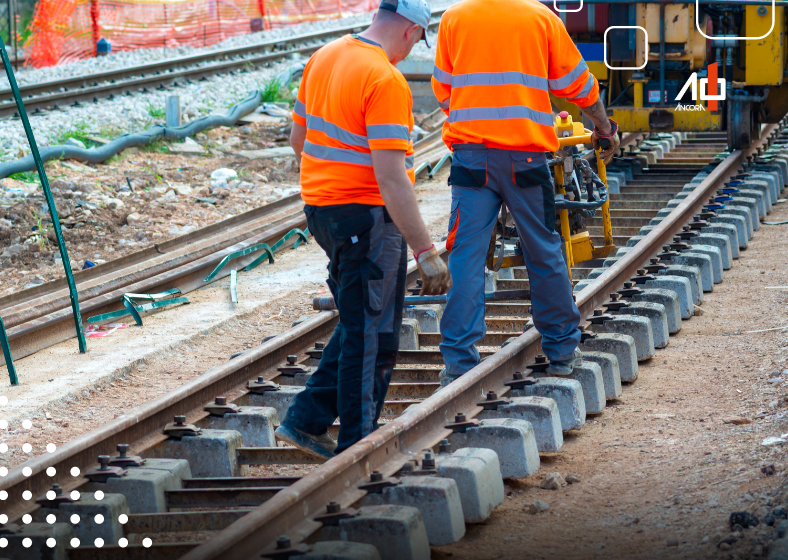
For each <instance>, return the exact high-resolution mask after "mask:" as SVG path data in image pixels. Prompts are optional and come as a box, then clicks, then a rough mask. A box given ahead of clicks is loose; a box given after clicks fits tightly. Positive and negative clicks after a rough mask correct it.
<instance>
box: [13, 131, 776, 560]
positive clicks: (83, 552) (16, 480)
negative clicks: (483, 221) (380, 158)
mask: <svg viewBox="0 0 788 560" xmlns="http://www.w3.org/2000/svg"><path fill="white" fill-rule="evenodd" d="M782 126H784V125H780V127H781V128H782ZM778 132H779V131H778V129H777V128H776V127H774V126H772V127H768V128H767V129H766V130H765V131H764V134H765V136H767V135H768V139H769V140H779V134H778ZM423 146H429V144H423ZM685 146H686V147H685ZM719 147H720V145H719V142H718V139H717V138H716V137H715V136H714V135H698V136H697V137H692V136H691V137H690V138H689V139H688V140H687V141H686V142H684V143H682V145H681V146H679V147H677V148H675V149H674V150H671V152H670V154H669V155H668V157H667V158H662V159H661V160H660V161H659V162H658V163H656V164H653V163H652V164H649V165H648V171H645V172H643V173H642V174H640V175H638V178H637V179H634V178H633V180H631V181H628V182H627V185H625V186H624V187H622V188H621V193H620V194H619V195H618V196H616V195H613V196H611V210H612V212H611V214H613V226H614V228H615V230H614V231H615V232H616V234H617V235H616V241H617V242H618V243H617V244H619V245H621V246H624V245H626V244H627V240H628V239H629V238H630V237H631V235H630V234H633V235H634V234H639V233H641V230H640V226H641V225H645V221H648V224H649V227H653V229H652V230H651V231H650V232H649V233H647V235H646V236H645V237H644V238H643V239H641V240H640V242H638V243H637V244H634V245H633V246H632V247H631V248H629V249H628V250H627V251H626V252H625V253H624V252H622V254H621V255H619V258H618V260H616V261H615V262H612V260H611V262H609V263H607V264H610V265H611V266H609V267H608V268H605V269H603V270H602V269H599V268H596V269H592V268H590V267H589V268H582V267H576V268H575V269H574V271H573V277H574V279H575V281H576V282H581V283H589V282H590V284H589V285H587V286H586V288H585V289H584V290H583V291H582V292H580V293H578V306H579V307H580V309H581V314H582V316H584V317H587V316H590V315H591V314H592V312H593V310H594V309H595V308H597V307H598V306H600V305H601V304H602V303H604V302H605V301H607V300H608V297H609V294H610V293H612V292H615V291H617V290H618V289H620V288H621V287H622V285H623V283H624V282H625V281H627V280H629V279H630V278H632V277H633V276H634V275H636V274H637V271H638V270H639V269H641V267H643V266H644V265H645V264H647V263H648V262H649V259H650V258H652V257H653V256H654V255H655V254H657V253H658V252H660V251H661V250H662V249H661V248H662V247H663V246H664V245H666V244H667V243H669V242H671V241H673V237H674V235H675V234H677V233H679V232H682V231H683V227H684V226H685V224H687V223H688V222H689V221H691V220H693V217H694V216H695V215H696V214H697V213H698V211H699V210H700V209H701V208H702V207H703V206H704V204H707V202H708V198H709V196H710V195H712V194H714V193H715V192H716V191H717V189H718V188H719V187H720V186H722V184H723V183H724V181H725V180H726V179H727V178H728V177H729V176H731V175H732V174H734V173H736V172H737V170H738V165H739V164H740V162H742V161H743V160H744V157H745V156H748V155H751V153H753V152H755V151H757V148H754V149H752V150H750V151H749V152H748V153H743V152H738V151H737V152H733V153H731V154H725V153H722V155H721V156H719V157H717V160H718V162H717V164H716V165H715V166H714V169H713V170H712V171H711V173H710V174H709V175H708V176H707V177H706V178H705V179H703V181H702V182H700V183H699V184H698V185H697V187H696V188H694V190H692V191H687V193H686V197H685V198H683V199H674V198H673V196H674V195H677V194H678V192H679V191H681V190H682V188H683V185H684V184H685V183H686V182H688V181H686V180H685V178H684V177H683V176H682V175H678V174H677V173H678V172H679V171H680V172H682V173H686V174H687V175H689V174H692V175H693V176H694V175H695V174H696V172H697V171H698V170H701V169H703V168H704V166H705V165H706V164H708V163H709V162H711V161H712V160H713V159H714V158H715V156H717V152H718V151H719V150H718V148H719ZM693 148H694V149H693ZM436 151H437V150H436ZM773 151H774V152H775V153H777V152H779V151H780V150H779V149H778V148H775V150H773ZM712 152H714V154H712ZM427 154H431V150H430V151H425V152H422V157H427ZM696 156H697V157H696ZM429 157H433V156H432V155H430V156H429ZM723 158H724V159H723ZM686 160H689V161H686ZM719 160H722V161H719ZM671 166H674V167H671ZM666 176H669V177H672V178H674V179H675V178H677V177H678V178H679V180H677V181H675V180H674V181H672V182H671V183H670V184H665V183H666V181H665V178H666ZM784 186H785V185H784V182H783V184H781V185H780V188H782V187H784ZM668 199H670V200H671V201H672V202H669V200H668ZM669 203H670V204H673V205H674V209H673V211H672V213H671V214H670V215H668V216H667V217H666V218H665V219H663V220H662V221H661V222H660V223H658V224H654V225H653V226H651V220H652V219H653V218H654V216H656V215H657V214H658V212H659V210H660V208H662V207H664V206H665V205H666V204H669ZM619 204H620V205H621V206H618V205H619ZM613 212H616V213H615V214H614V213H613ZM627 213H629V215H627ZM750 213H751V215H752V214H756V219H757V213H758V210H757V208H751V209H750ZM633 215H634V216H633ZM627 220H630V221H627ZM631 220H637V221H635V222H633V221H631ZM591 227H594V225H592V226H591ZM593 264H601V263H593ZM513 272H514V274H513V275H512V276H513V277H512V278H509V279H499V280H498V288H499V289H511V288H523V287H527V277H526V275H525V274H524V271H523V270H520V269H515V270H514V271H513ZM416 275H417V273H416V271H415V267H413V266H411V267H410V268H409V277H408V279H409V284H411V285H412V284H413V282H415V279H416ZM589 277H594V278H593V279H591V280H589V279H588V278H589ZM486 320H487V322H488V330H489V332H488V335H487V337H486V339H485V340H484V341H482V343H481V346H482V347H483V348H482V349H483V350H484V352H483V355H484V356H489V357H488V358H487V359H486V360H485V361H484V362H482V364H480V365H479V366H478V367H477V368H475V369H474V370H473V371H472V372H469V373H468V374H467V375H465V376H463V377H462V378H461V379H460V380H458V381H456V382H455V383H452V385H450V386H449V387H448V388H446V389H444V390H442V391H440V392H438V393H434V391H435V389H436V388H437V386H438V383H437V375H438V372H439V371H440V368H441V364H442V358H441V356H440V353H439V352H438V351H437V348H436V345H437V343H438V342H439V337H438V335H437V333H434V332H432V333H431V332H423V333H421V334H419V335H418V345H419V349H417V350H402V351H401V352H400V354H399V357H398V364H397V368H396V369H395V372H394V377H393V379H392V386H391V390H390V392H389V394H388V396H387V403H386V407H385V410H384V417H385V418H384V420H385V425H384V426H383V427H382V428H381V429H379V430H378V431H376V432H374V433H373V434H372V435H370V436H369V437H368V438H365V440H363V441H362V442H359V443H358V444H357V445H356V446H354V447H353V448H351V449H349V450H348V451H346V452H345V453H343V454H342V455H340V456H338V457H337V458H335V459H332V460H331V461H329V462H328V463H326V464H324V465H322V466H320V467H318V468H316V470H313V471H312V472H310V473H309V474H307V475H306V476H304V477H303V478H298V477H268V476H265V477H261V476H254V477H243V476H240V475H242V474H245V471H246V469H248V468H249V467H254V468H256V467H257V466H260V465H263V466H265V465H280V464H295V465H303V466H305V470H308V469H309V468H313V467H306V466H307V465H313V464H315V462H316V461H315V460H314V459H312V458H310V457H307V456H305V455H304V454H303V453H301V452H300V451H298V450H295V449H291V448H282V447H271V446H270V445H268V446H259V447H254V446H251V445H249V444H248V443H247V442H246V440H250V441H251V438H252V437H253V436H254V434H252V433H244V435H243V437H244V440H245V441H244V442H243V444H241V445H240V446H236V447H234V448H233V450H232V451H231V453H230V455H229V459H228V458H225V459H227V460H228V461H229V463H228V464H230V465H233V464H234V466H230V467H228V468H229V469H230V470H229V471H227V472H228V473H229V475H230V476H229V477H228V476H221V477H219V476H217V474H218V472H219V471H218V470H214V471H210V468H213V467H211V466H210V465H208V463H211V462H212V461H208V460H207V457H206V458H205V459H206V460H205V461H195V460H193V461H192V467H191V468H192V477H191V478H189V477H186V478H187V481H185V482H184V483H183V485H182V486H179V487H177V488H171V489H170V491H168V492H166V493H164V494H163V499H164V505H163V508H162V509H161V510H160V511H155V512H146V513H142V512H134V511H132V514H131V515H130V516H129V521H128V523H127V524H126V525H125V526H124V531H125V533H126V535H130V534H150V533H183V532H190V531H202V530H206V529H210V530H212V531H217V530H221V532H219V533H218V534H215V535H211V536H210V538H208V539H207V540H205V542H203V543H202V544H199V545H198V543H197V542H189V543H171V544H166V545H165V544H162V542H161V541H163V540H164V539H163V538H162V539H161V540H158V541H157V542H154V544H153V547H152V548H147V549H146V548H144V547H143V546H142V545H139V544H136V545H133V546H131V547H130V548H126V549H124V550H120V549H118V548H113V547H104V548H103V549H101V550H99V549H96V548H90V547H85V546H81V547H79V548H77V549H74V550H70V551H69V552H68V556H69V557H70V558H113V557H118V558H134V557H137V556H140V557H143V556H144V557H145V558H178V557H181V556H184V555H186V556H185V557H186V558H189V559H197V558H200V559H206V558H220V557H221V558H249V557H255V556H259V554H260V552H261V551H265V550H270V549H271V548H272V547H273V546H274V543H275V541H276V539H277V537H279V536H280V535H283V534H286V535H287V536H288V537H289V538H290V539H291V540H292V542H293V543H297V542H300V541H302V540H304V539H306V538H308V537H309V536H310V535H312V534H313V533H314V532H315V531H316V530H318V529H319V528H320V523H318V522H316V521H314V519H313V518H314V516H315V515H316V514H320V513H322V512H324V511H325V507H326V504H327V503H328V502H329V501H336V502H338V503H339V504H340V505H341V506H342V507H348V506H350V505H352V504H354V503H356V502H357V501H358V500H359V499H361V498H363V496H364V494H365V492H364V491H363V490H360V489H359V488H358V485H359V484H361V483H363V482H364V481H367V480H369V477H370V473H371V471H372V470H380V472H381V473H382V474H383V475H384V476H389V475H392V474H394V473H395V472H397V471H398V470H399V469H400V468H401V467H402V466H403V465H404V464H405V463H406V462H409V461H412V460H413V459H414V458H415V459H421V458H422V457H423V450H424V449H427V448H434V446H436V444H437V443H438V442H440V441H441V440H442V439H443V438H444V437H446V436H447V435H449V433H450V432H451V430H448V429H446V428H445V426H446V424H448V423H450V422H452V421H453V419H454V418H455V414H456V413H458V412H462V413H464V414H465V415H466V417H467V418H472V417H474V416H479V414H480V412H481V411H482V408H481V407H480V406H479V404H478V403H479V401H480V400H482V395H484V394H486V393H487V392H488V391H490V390H492V391H495V392H496V393H497V395H498V396H499V397H502V396H504V395H505V394H506V393H507V391H508V390H509V388H508V387H507V386H506V385H504V382H505V381H508V380H511V379H512V375H513V374H514V372H515V371H524V370H525V367H526V366H527V365H529V364H532V363H533V360H534V358H535V356H536V354H537V353H538V351H539V336H538V333H536V331H535V330H533V329H531V330H526V332H525V333H524V334H523V330H525V329H527V320H528V305H527V302H513V303H508V304H493V305H489V306H488V307H487V316H486ZM336 321H337V316H336V313H335V312H321V313H318V314H317V315H315V316H313V317H312V318H310V319H309V320H307V321H305V322H303V323H301V324H299V325H297V326H296V327H294V328H293V329H291V330H290V331H287V332H286V333H283V334H282V335H280V336H278V337H276V338H274V339H272V340H269V341H268V342H265V343H263V344H262V345H260V346H258V347H256V348H253V349H251V350H248V351H246V352H244V353H243V354H241V355H240V356H238V357H237V358H235V359H233V360H231V361H229V362H227V363H225V364H223V365H221V366H219V367H215V368H212V369H211V370H209V371H207V372H205V374H203V376H201V377H200V378H198V379H196V380H195V381H193V382H191V383H189V384H187V385H184V386H183V387H181V388H179V389H178V390H177V391H174V392H172V393H170V394H168V395H165V396H163V397H161V398H159V399H156V400H154V401H151V402H150V403H148V404H146V405H144V406H142V407H139V408H137V409H135V410H134V411H132V412H131V413H128V414H125V415H124V416H121V417H119V418H117V419H115V420H113V421H112V422H109V423H108V424H105V425H104V426H102V427H101V428H99V429H97V430H95V431H93V432H90V433H88V434H85V435H83V436H81V437H79V438H77V439H75V440H73V441H72V442H70V443H68V444H66V445H64V446H62V447H61V448H59V449H58V450H57V451H55V453H53V454H51V455H48V456H41V457H37V458H35V459H32V460H30V461H28V462H26V463H24V464H23V465H20V466H19V467H16V468H14V469H12V470H11V472H10V473H9V475H8V476H7V477H6V478H5V479H3V480H2V481H1V482H0V490H3V491H5V492H7V493H8V499H7V500H6V501H5V502H4V503H3V504H2V506H0V507H2V509H3V513H4V514H5V515H8V517H9V519H10V520H11V521H14V520H18V519H20V516H21V515H23V514H25V513H31V512H34V510H35V509H36V506H35V505H34V503H33V502H32V501H31V500H26V499H24V498H23V492H24V491H26V490H27V491H30V492H31V495H32V496H41V495H43V494H44V493H45V492H46V491H47V490H48V489H49V487H50V486H51V484H52V483H53V482H58V483H60V484H61V486H63V487H64V488H65V489H66V490H67V491H69V490H71V489H74V488H80V487H83V485H84V483H85V479H84V478H80V477H72V476H70V474H69V473H70V471H71V468H72V467H75V466H76V467H78V468H79V469H80V471H81V472H82V473H85V471H87V470H88V469H89V468H92V467H94V466H95V465H96V458H97V456H99V455H116V451H115V447H116V446H117V445H118V444H129V443H130V444H131V449H132V451H133V452H134V453H144V454H145V455H146V456H148V457H162V456H171V453H172V449H173V447H172V446H173V445H175V444H173V443H171V442H168V438H167V436H165V435H164V434H163V433H162V428H163V427H164V425H165V424H166V423H168V422H171V421H172V418H173V417H174V416H176V415H184V416H185V417H186V418H185V420H186V422H187V423H196V424H200V425H201V426H202V427H203V428H205V429H216V428H217V427H220V426H221V423H222V422H223V420H220V419H217V417H216V416H215V415H213V416H211V415H209V413H208V412H206V410H205V409H204V407H205V405H207V404H209V403H211V402H213V401H214V399H215V397H217V396H224V397H225V398H226V399H227V401H228V402H235V403H237V404H239V405H241V406H242V407H250V406H269V407H273V408H276V409H277V412H278V415H279V416H280V417H281V415H282V413H283V412H284V410H285V408H286V405H287V402H289V399H288V398H287V395H288V393H289V394H292V392H293V391H296V390H297V387H298V386H299V385H300V384H302V383H303V381H304V380H305V375H307V374H308V371H307V372H306V373H303V372H302V373H299V372H295V373H294V372H293V370H292V368H291V369H287V368H285V369H284V370H281V369H280V368H282V367H283V365H284V364H285V362H286V358H287V357H288V356H291V355H293V356H296V359H295V362H296V364H295V365H296V366H297V367H302V368H308V367H313V366H314V365H316V361H317V359H318V356H319V354H320V352H319V348H317V347H316V346H315V343H316V342H319V341H326V340H327V339H328V338H329V336H330V333H331V332H332V331H333V328H334V326H335V324H336ZM513 337H517V338H515V339H514V340H510V339H512V338H513ZM507 341H508V342H509V343H508V344H507V345H506V346H505V347H504V348H503V349H500V350H497V348H498V347H499V346H500V345H501V344H502V343H503V342H507ZM485 347H486V348H485ZM496 350H497V351H496ZM283 371H284V372H285V373H284V374H283ZM527 374H528V371H526V376H527ZM260 377H261V378H262V381H275V382H278V383H281V389H280V391H270V392H265V393H264V394H262V395H260V394H255V393H254V392H251V391H249V390H248V389H247V382H248V381H249V380H257V379H258V378H260ZM411 405H416V406H413V407H411ZM486 414H487V417H489V416H490V414H489V413H486ZM562 420H563V419H562ZM334 429H336V427H335V428H334ZM258 435H259V434H258ZM256 441H259V440H256ZM540 450H542V449H540ZM225 459H222V461H224V460H225ZM222 461H219V463H221V462H222ZM233 461H235V463H233ZM201 463H204V464H201ZM48 468H54V469H55V471H56V475H55V476H54V477H50V476H49V475H48V474H47V472H46V471H47V469H48ZM135 468H138V467H130V469H132V470H133V469H135ZM24 469H30V472H29V476H27V475H26V474H25V471H24ZM233 469H234V470H233ZM206 473H207V475H206ZM176 486H177V485H176ZM86 488H89V487H83V488H82V490H83V491H85V490H86ZM93 488H94V489H95V488H96V487H95V485H94V486H93ZM252 507H254V508H255V509H251V508H252ZM195 508H199V509H200V510H201V511H196V510H195ZM226 508H231V509H230V510H229V511H228V510H226ZM11 538H15V537H13V535H12V537H11ZM176 540H177V539H176Z"/></svg>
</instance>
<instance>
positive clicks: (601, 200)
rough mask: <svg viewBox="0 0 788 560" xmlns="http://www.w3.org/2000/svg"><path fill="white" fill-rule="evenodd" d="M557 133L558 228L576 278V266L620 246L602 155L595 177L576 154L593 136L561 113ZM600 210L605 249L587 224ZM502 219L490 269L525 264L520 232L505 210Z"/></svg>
mask: <svg viewBox="0 0 788 560" xmlns="http://www.w3.org/2000/svg"><path fill="white" fill-rule="evenodd" d="M555 130H556V134H557V135H558V144H559V149H558V151H556V152H555V153H554V154H552V159H549V160H548V165H549V166H550V167H551V168H552V170H553V176H554V178H555V188H556V201H555V204H556V214H557V224H556V225H557V226H559V229H558V231H559V233H560V234H561V238H562V240H563V242H564V258H565V260H566V264H567V267H568V268H569V277H570V278H571V277H572V267H573V266H574V265H575V263H579V262H583V261H587V260H591V259H599V258H604V257H607V256H608V255H609V254H610V253H611V252H612V251H613V249H615V245H613V227H612V225H611V222H610V209H609V205H610V201H609V200H608V193H607V176H606V173H605V163H604V161H602V158H600V157H599V152H596V153H595V154H594V155H595V157H596V164H597V172H594V170H593V169H592V167H591V165H590V163H589V162H588V161H587V160H586V159H585V158H584V157H583V156H582V155H580V154H578V153H577V150H576V149H575V147H576V146H579V145H582V144H590V143H591V131H590V130H585V129H584V127H583V125H582V123H578V122H573V120H572V116H571V115H569V113H567V112H566V111H561V113H559V114H558V115H557V116H556V117H555ZM597 210H601V214H602V225H603V232H604V242H603V245H602V246H601V247H594V244H593V242H592V240H591V235H590V233H589V232H588V230H587V228H586V225H585V221H586V220H587V219H589V218H593V217H594V216H595V213H596V211H597ZM502 214H503V215H502V219H501V220H500V221H499V224H498V227H496V230H495V231H494V232H493V236H492V239H490V248H489V250H488V252H487V268H488V269H490V270H499V269H501V268H508V267H513V266H523V265H524V264H525V259H524V258H523V255H522V250H521V249H520V247H519V243H518V242H517V241H516V240H514V239H513V238H514V237H516V233H515V232H514V231H513V228H512V227H510V226H509V224H508V223H507V219H506V211H505V209H504V211H503V213H502ZM512 244H514V246H512ZM496 247H498V250H496ZM496 253H497V254H496Z"/></svg>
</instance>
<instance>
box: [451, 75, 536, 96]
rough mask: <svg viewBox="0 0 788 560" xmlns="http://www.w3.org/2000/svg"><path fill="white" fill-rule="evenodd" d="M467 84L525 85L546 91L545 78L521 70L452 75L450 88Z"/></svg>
mask: <svg viewBox="0 0 788 560" xmlns="http://www.w3.org/2000/svg"><path fill="white" fill-rule="evenodd" d="M467 86H525V87H529V88H534V89H541V90H544V91H547V78H542V77H541V76H534V75H532V74H524V73H522V72H474V73H473V74H458V75H456V76H452V79H451V87H452V89H454V88H461V87H467Z"/></svg>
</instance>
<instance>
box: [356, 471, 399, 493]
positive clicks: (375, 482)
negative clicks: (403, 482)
mask: <svg viewBox="0 0 788 560" xmlns="http://www.w3.org/2000/svg"><path fill="white" fill-rule="evenodd" d="M399 484H400V480H399V479H398V478H394V477H393V476H391V477H389V478H385V477H384V476H383V473H381V472H380V471H379V470H377V469H375V470H374V471H372V474H371V475H370V477H369V482H367V483H365V484H361V485H359V487H358V488H359V490H366V491H367V492H369V493H370V494H380V493H381V492H383V489H384V488H390V487H392V486H398V485H399Z"/></svg>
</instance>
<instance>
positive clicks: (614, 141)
mask: <svg viewBox="0 0 788 560" xmlns="http://www.w3.org/2000/svg"><path fill="white" fill-rule="evenodd" d="M609 120H610V124H611V125H612V127H613V131H612V132H611V134H610V135H609V136H602V135H600V134H599V132H598V131H597V129H596V127H594V132H592V133H591V145H592V146H594V149H595V150H601V151H600V152H599V157H601V158H602V160H603V161H604V162H605V165H608V164H610V162H611V161H613V156H614V155H616V153H618V147H619V145H620V144H621V140H620V139H619V137H618V123H617V122H616V121H614V120H613V119H609Z"/></svg>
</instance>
